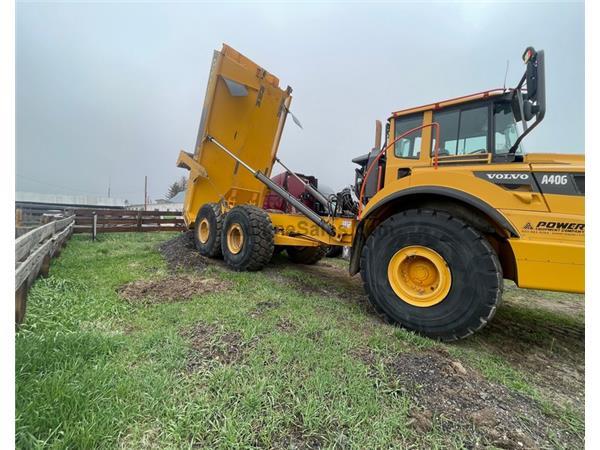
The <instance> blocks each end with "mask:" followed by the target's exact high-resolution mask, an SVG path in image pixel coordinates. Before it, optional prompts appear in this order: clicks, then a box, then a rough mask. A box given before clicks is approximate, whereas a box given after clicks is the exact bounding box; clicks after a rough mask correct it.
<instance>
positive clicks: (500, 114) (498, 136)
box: [494, 102, 522, 155]
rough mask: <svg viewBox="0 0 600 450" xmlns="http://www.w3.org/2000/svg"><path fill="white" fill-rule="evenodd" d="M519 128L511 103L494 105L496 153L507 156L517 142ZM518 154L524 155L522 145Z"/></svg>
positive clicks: (518, 148)
mask: <svg viewBox="0 0 600 450" xmlns="http://www.w3.org/2000/svg"><path fill="white" fill-rule="evenodd" d="M518 137H519V128H518V127H517V124H516V122H515V118H514V116H513V112H512V107H511V104H510V102H502V103H496V104H495V105H494V153H496V154H498V155H505V154H507V153H508V151H509V150H510V148H511V147H512V146H513V145H514V144H515V142H517V138H518ZM516 153H518V154H519V153H522V148H521V145H519V146H518V147H517V151H516Z"/></svg>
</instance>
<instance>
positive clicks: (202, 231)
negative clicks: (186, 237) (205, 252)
mask: <svg viewBox="0 0 600 450" xmlns="http://www.w3.org/2000/svg"><path fill="white" fill-rule="evenodd" d="M209 237H210V224H209V223H208V219H202V220H201V221H200V224H199V225H198V240H199V241H200V242H201V243H202V244H206V242H207V241H208V238H209Z"/></svg>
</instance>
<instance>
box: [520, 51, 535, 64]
mask: <svg viewBox="0 0 600 450" xmlns="http://www.w3.org/2000/svg"><path fill="white" fill-rule="evenodd" d="M534 53H535V50H534V49H533V47H527V49H526V50H525V53H523V62H524V63H525V64H527V63H528V62H529V60H530V59H531V58H532V57H533V55H534Z"/></svg>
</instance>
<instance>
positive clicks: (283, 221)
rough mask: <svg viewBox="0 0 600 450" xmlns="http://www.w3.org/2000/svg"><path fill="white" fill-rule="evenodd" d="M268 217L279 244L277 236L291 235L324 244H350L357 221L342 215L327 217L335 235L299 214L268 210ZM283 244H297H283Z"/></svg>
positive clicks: (276, 242)
mask: <svg viewBox="0 0 600 450" xmlns="http://www.w3.org/2000/svg"><path fill="white" fill-rule="evenodd" d="M269 217H270V218H271V222H272V223H273V227H274V228H275V244H279V245H284V244H283V243H281V244H280V242H283V241H281V240H280V241H278V236H293V237H300V238H304V239H309V240H312V241H314V242H320V243H322V244H326V245H352V237H353V236H354V232H355V231H356V224H357V221H356V220H354V219H348V218H344V217H336V218H327V217H323V219H325V220H326V221H327V222H328V223H330V224H332V225H333V226H334V227H335V230H336V233H337V234H336V235H335V236H329V235H328V234H327V233H326V232H325V231H323V229H321V228H320V227H318V226H317V225H315V224H314V223H313V222H311V221H310V220H308V219H307V218H306V217H304V216H303V215H300V214H284V213H274V212H269ZM285 245H299V244H298V243H297V244H285Z"/></svg>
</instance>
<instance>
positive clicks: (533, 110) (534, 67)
mask: <svg viewBox="0 0 600 450" xmlns="http://www.w3.org/2000/svg"><path fill="white" fill-rule="evenodd" d="M523 62H524V63H525V64H526V65H527V68H526V69H525V74H524V75H523V77H522V78H521V81H520V82H519V84H518V85H517V87H516V88H515V89H514V90H513V95H512V110H513V114H514V116H515V120H516V121H520V122H522V124H523V134H521V136H519V137H518V138H517V141H516V142H515V143H514V144H513V146H512V147H511V149H510V150H509V153H514V152H515V151H516V149H517V148H518V146H519V144H520V143H521V141H522V140H523V138H524V137H525V136H526V135H527V134H528V133H529V132H531V130H533V129H534V128H535V127H536V126H537V125H539V123H540V122H541V121H542V119H543V118H544V115H545V114H546V77H545V68H544V51H543V50H539V51H536V50H535V49H534V48H533V47H527V49H525V52H524V53H523ZM524 86H525V89H523V88H524ZM534 118H535V122H534V123H533V124H532V125H531V127H528V126H527V122H529V121H530V120H532V119H534Z"/></svg>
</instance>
